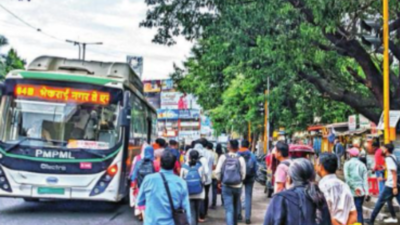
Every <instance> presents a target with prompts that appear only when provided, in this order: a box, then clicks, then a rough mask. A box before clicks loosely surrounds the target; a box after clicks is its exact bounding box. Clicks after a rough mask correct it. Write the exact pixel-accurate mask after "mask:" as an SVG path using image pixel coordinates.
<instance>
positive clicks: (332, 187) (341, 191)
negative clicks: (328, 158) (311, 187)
mask: <svg viewBox="0 0 400 225" xmlns="http://www.w3.org/2000/svg"><path fill="white" fill-rule="evenodd" d="M318 186H319V189H321V191H322V193H323V194H324V196H325V199H326V202H327V204H328V208H329V212H330V214H331V218H332V219H335V220H337V221H338V222H340V223H341V224H347V221H348V220H349V215H350V212H352V211H355V210H356V206H355V204H354V198H353V195H352V194H351V191H350V187H349V186H348V185H347V184H346V183H344V182H343V181H341V180H339V179H338V178H337V177H336V175H335V174H331V175H327V176H325V177H324V178H322V179H321V180H320V182H319V184H318Z"/></svg>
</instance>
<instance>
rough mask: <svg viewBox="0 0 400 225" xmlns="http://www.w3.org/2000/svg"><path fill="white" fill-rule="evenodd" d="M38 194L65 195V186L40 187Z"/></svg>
mask: <svg viewBox="0 0 400 225" xmlns="http://www.w3.org/2000/svg"><path fill="white" fill-rule="evenodd" d="M37 190H38V194H42V195H43V194H55V195H63V194H64V193H65V189H64V188H49V187H39V188H38V189H37Z"/></svg>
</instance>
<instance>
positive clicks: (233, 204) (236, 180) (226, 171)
mask: <svg viewBox="0 0 400 225" xmlns="http://www.w3.org/2000/svg"><path fill="white" fill-rule="evenodd" d="M228 151H229V152H228V153H227V154H225V155H221V157H220V158H219V161H218V164H217V168H216V170H215V174H216V176H217V179H218V180H219V181H221V183H222V196H223V199H224V207H225V222H226V224H227V225H237V224H238V212H239V204H240V195H241V191H242V186H243V180H244V179H245V178H246V162H245V161H244V159H243V157H241V156H240V155H239V154H238V151H239V142H238V141H237V140H230V141H229V142H228Z"/></svg>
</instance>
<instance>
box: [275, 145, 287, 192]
mask: <svg viewBox="0 0 400 225" xmlns="http://www.w3.org/2000/svg"><path fill="white" fill-rule="evenodd" d="M274 151H275V153H274V156H275V158H276V159H277V160H278V161H279V165H278V167H277V168H276V171H275V174H274V180H275V181H274V182H275V183H274V193H279V192H281V191H283V190H285V186H286V178H287V172H288V170H289V166H290V162H291V161H290V159H289V146H288V145H287V144H286V143H285V142H283V141H278V142H277V143H276V145H275V149H274Z"/></svg>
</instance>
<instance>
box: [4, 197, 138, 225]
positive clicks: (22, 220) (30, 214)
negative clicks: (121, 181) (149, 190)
mask: <svg viewBox="0 0 400 225" xmlns="http://www.w3.org/2000/svg"><path fill="white" fill-rule="evenodd" d="M0 224H7V225H25V224H29V225H80V224H82V225H102V224H112V225H114V224H115V225H119V224H121V225H122V224H124V225H125V224H131V225H136V224H137V225H139V224H141V223H140V222H138V221H136V220H135V219H134V218H133V215H132V210H131V209H130V208H129V206H128V205H118V204H113V203H103V202H81V201H46V202H25V201H24V200H22V199H12V198H0Z"/></svg>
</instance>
